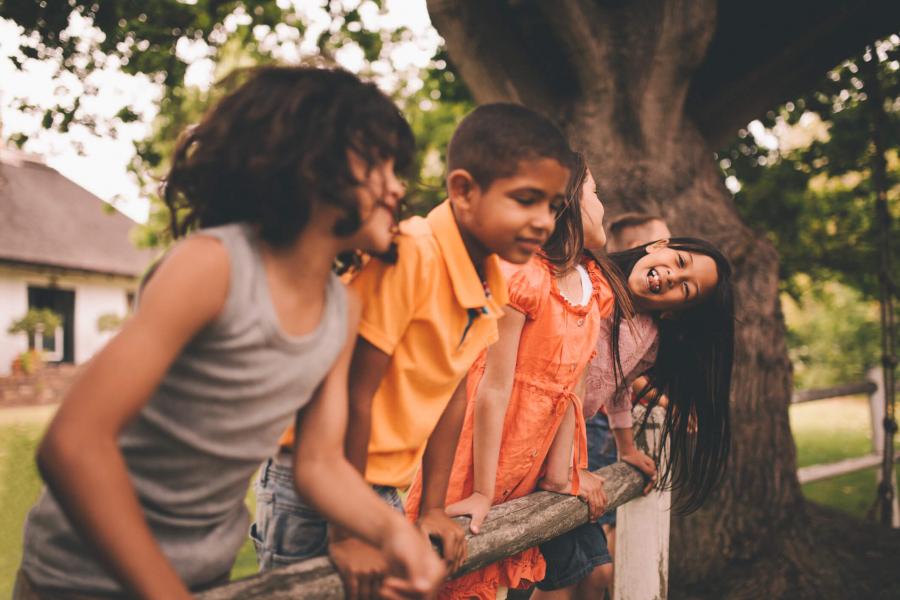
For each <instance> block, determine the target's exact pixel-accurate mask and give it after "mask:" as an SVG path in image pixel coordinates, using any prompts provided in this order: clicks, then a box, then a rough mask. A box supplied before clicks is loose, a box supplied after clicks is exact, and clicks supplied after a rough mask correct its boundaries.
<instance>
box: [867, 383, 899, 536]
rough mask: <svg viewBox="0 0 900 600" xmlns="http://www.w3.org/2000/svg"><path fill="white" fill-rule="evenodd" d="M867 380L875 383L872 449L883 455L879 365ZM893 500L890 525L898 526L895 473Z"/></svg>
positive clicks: (878, 475)
mask: <svg viewBox="0 0 900 600" xmlns="http://www.w3.org/2000/svg"><path fill="white" fill-rule="evenodd" d="M866 376H867V377H868V378H869V380H870V381H871V382H872V383H874V384H875V386H876V388H875V391H874V392H872V393H871V394H870V395H869V410H870V412H871V416H872V449H873V450H874V452H875V454H878V455H879V456H883V455H884V403H885V396H884V374H883V373H882V371H881V367H873V368H871V369H869V372H868V373H867V374H866ZM875 473H876V474H875V481H876V485H881V469H880V468H879V469H876V471H875ZM893 479H894V481H893V482H892V483H893V486H894V500H893V509H892V510H891V513H892V517H891V527H893V528H894V529H897V528H900V499H898V498H897V475H896V471H895V475H894V478H893Z"/></svg>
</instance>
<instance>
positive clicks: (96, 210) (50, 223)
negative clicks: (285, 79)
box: [0, 149, 153, 276]
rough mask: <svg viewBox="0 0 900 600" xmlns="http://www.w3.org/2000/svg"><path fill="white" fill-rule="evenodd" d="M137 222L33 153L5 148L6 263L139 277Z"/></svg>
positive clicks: (2, 249) (0, 200)
mask: <svg viewBox="0 0 900 600" xmlns="http://www.w3.org/2000/svg"><path fill="white" fill-rule="evenodd" d="M134 226H135V223H134V221H132V220H131V219H129V218H128V217H126V216H125V215H123V214H122V213H120V212H119V211H117V210H110V206H109V205H108V204H106V203H105V202H104V201H103V200H101V199H100V198H98V197H97V196H95V195H94V194H92V193H90V192H89V191H87V190H86V189H84V188H83V187H81V186H79V185H78V184H76V183H75V182H73V181H71V180H69V179H66V178H65V177H63V176H62V175H61V174H60V173H59V172H58V171H56V170H55V169H52V168H50V167H48V166H47V165H45V164H43V163H42V162H41V161H40V160H39V159H36V158H35V157H33V156H30V155H27V154H24V153H21V152H18V151H14V150H8V149H0V261H5V262H16V263H26V264H33V265H44V266H53V267H61V268H65V269H75V270H79V271H88V272H95V273H105V274H113V275H125V276H139V275H141V274H142V273H143V272H144V269H146V268H147V266H148V265H149V264H150V261H151V259H152V257H153V253H152V252H151V251H148V250H138V249H137V248H135V246H134V244H132V243H131V241H130V240H129V232H130V231H131V229H132V228H133V227H134Z"/></svg>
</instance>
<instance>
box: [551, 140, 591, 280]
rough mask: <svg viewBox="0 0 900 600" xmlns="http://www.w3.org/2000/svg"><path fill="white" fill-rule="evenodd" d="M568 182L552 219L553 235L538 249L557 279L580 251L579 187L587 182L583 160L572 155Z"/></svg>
mask: <svg viewBox="0 0 900 600" xmlns="http://www.w3.org/2000/svg"><path fill="white" fill-rule="evenodd" d="M569 169H570V170H571V175H570V176H569V183H568V184H567V185H566V204H565V206H563V209H562V210H561V211H559V214H558V215H557V217H556V227H554V228H553V233H551V234H550V237H549V238H547V241H546V242H544V245H543V246H542V247H541V255H542V256H543V257H544V258H545V259H547V262H549V263H550V264H551V265H553V270H554V271H555V274H556V275H557V276H560V275H563V274H565V273H568V272H569V271H570V270H571V269H573V268H574V267H575V264H576V263H577V262H578V261H579V260H581V254H582V251H583V250H584V229H583V224H582V222H581V188H582V186H584V182H585V180H586V179H587V164H586V163H585V161H584V157H583V156H582V155H581V154H580V153H578V152H573V153H572V158H571V159H570V161H569Z"/></svg>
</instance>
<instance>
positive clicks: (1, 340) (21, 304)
mask: <svg viewBox="0 0 900 600" xmlns="http://www.w3.org/2000/svg"><path fill="white" fill-rule="evenodd" d="M27 311H28V286H27V284H26V283H25V280H24V279H22V278H16V277H9V276H6V275H4V274H2V273H0V375H8V374H9V372H10V368H11V365H12V361H13V359H14V358H15V357H16V356H18V355H19V354H20V353H22V352H24V351H25V350H28V340H27V339H26V338H25V335H24V334H18V335H10V334H8V333H6V330H7V329H9V326H10V325H11V324H12V322H13V321H15V320H18V319H21V318H22V317H23V316H24V315H25V313H26V312H27Z"/></svg>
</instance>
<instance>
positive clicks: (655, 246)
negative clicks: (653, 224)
mask: <svg viewBox="0 0 900 600" xmlns="http://www.w3.org/2000/svg"><path fill="white" fill-rule="evenodd" d="M668 247H669V240H657V241H655V242H653V243H652V244H650V245H649V246H647V247H646V248H645V251H646V252H647V254H653V253H654V252H658V251H659V250H662V249H663V248H668Z"/></svg>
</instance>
